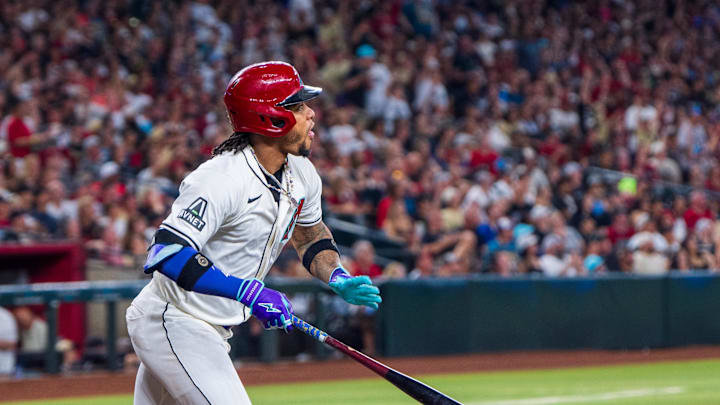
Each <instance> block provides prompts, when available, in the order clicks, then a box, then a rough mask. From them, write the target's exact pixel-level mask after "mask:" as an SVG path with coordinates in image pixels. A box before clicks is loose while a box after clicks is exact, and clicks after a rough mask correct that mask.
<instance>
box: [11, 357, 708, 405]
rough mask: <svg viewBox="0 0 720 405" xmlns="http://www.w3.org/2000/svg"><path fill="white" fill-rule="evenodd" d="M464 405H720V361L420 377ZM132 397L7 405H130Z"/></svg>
mask: <svg viewBox="0 0 720 405" xmlns="http://www.w3.org/2000/svg"><path fill="white" fill-rule="evenodd" d="M420 379H421V380H423V381H424V382H426V383H428V384H430V385H431V386H433V387H435V388H437V389H438V390H440V391H442V392H444V393H446V394H448V395H451V396H452V397H454V398H455V399H457V400H458V401H460V402H462V403H463V404H465V405H490V404H495V405H546V404H630V405H640V404H652V405H663V404H683V405H700V404H720V389H719V388H718V387H720V360H703V361H688V362H668V363H653V364H636V365H623V366H608V367H583V368H566V369H555V370H532V371H507V372H491V373H474V374H450V375H432V376H421V377H420ZM248 391H249V393H250V397H251V398H252V400H253V403H255V404H260V405H273V404H278V405H280V404H282V405H288V404H293V405H295V404H313V405H315V404H318V403H320V404H323V405H333V404H343V405H353V404H358V405H359V404H383V405H386V404H387V405H391V404H413V403H416V402H414V401H413V400H411V399H410V398H409V397H407V396H405V394H403V393H402V392H400V391H399V390H397V389H396V388H395V387H393V386H392V385H390V384H389V383H387V382H385V381H384V380H382V379H380V378H374V379H362V380H351V381H335V382H323V383H305V384H283V385H265V386H256V387H249V388H248ZM131 403H132V398H131V396H129V395H122V396H105V397H93V398H82V399H80V398H72V399H62V400H46V401H33V402H11V403H4V405H39V404H47V405H91V404H92V405H126V404H131Z"/></svg>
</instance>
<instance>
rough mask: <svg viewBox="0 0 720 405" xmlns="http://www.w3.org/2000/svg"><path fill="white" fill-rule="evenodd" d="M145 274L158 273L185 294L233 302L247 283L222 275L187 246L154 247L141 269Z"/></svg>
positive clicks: (201, 255)
mask: <svg viewBox="0 0 720 405" xmlns="http://www.w3.org/2000/svg"><path fill="white" fill-rule="evenodd" d="M143 269H144V271H145V273H152V272H153V271H156V270H157V271H159V272H160V273H162V274H164V275H165V276H167V277H169V278H171V279H172V280H174V281H175V282H176V283H177V285H179V286H180V287H181V288H183V289H185V290H188V291H195V292H199V293H201V294H210V295H215V296H219V297H226V298H230V299H233V300H235V299H236V298H237V294H238V291H240V288H241V287H242V286H243V285H244V284H245V283H246V282H248V281H247V280H243V279H241V278H237V277H233V276H228V275H225V273H223V272H222V271H220V270H219V269H218V268H216V267H215V265H213V263H212V262H211V261H210V259H208V258H207V257H205V256H204V255H203V254H202V253H200V252H198V251H197V250H195V249H193V248H192V247H189V246H185V247H183V246H181V245H178V244H171V245H162V244H159V243H157V244H155V245H153V246H152V247H151V248H150V252H149V254H148V258H147V261H146V262H145V265H144V266H143Z"/></svg>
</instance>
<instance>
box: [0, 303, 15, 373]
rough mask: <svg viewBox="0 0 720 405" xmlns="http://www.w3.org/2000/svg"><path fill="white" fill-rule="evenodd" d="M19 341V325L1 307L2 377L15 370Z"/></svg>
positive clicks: (10, 314)
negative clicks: (16, 350)
mask: <svg viewBox="0 0 720 405" xmlns="http://www.w3.org/2000/svg"><path fill="white" fill-rule="evenodd" d="M17 341H18V330H17V323H16V322H15V318H14V317H13V314H12V313H11V312H10V311H8V310H7V309H5V308H3V307H0V376H3V375H9V374H12V372H13V371H14V370H15V349H16V347H17Z"/></svg>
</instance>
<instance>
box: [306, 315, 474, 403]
mask: <svg viewBox="0 0 720 405" xmlns="http://www.w3.org/2000/svg"><path fill="white" fill-rule="evenodd" d="M292 321H293V325H295V327H296V328H298V329H300V330H301V331H303V332H305V333H306V334H307V335H309V336H311V337H313V338H315V339H316V340H318V341H319V342H322V343H325V344H326V345H328V346H330V347H332V348H334V349H335V350H338V351H340V352H342V353H344V354H346V355H347V356H349V357H351V358H352V359H353V360H355V361H357V362H358V363H360V364H362V365H363V366H365V367H367V368H369V369H370V370H372V371H373V372H375V374H377V375H379V376H380V377H382V378H384V379H386V380H388V381H389V382H390V383H391V384H393V385H394V386H396V387H398V388H400V389H401V390H402V391H403V392H405V393H406V394H408V395H410V396H411V397H413V398H415V399H416V400H417V401H418V402H420V403H422V404H427V405H462V404H461V403H460V402H458V401H456V400H454V399H452V398H450V397H449V396H447V395H445V394H443V393H441V392H440V391H438V390H436V389H434V388H432V387H429V386H427V385H425V384H423V383H421V382H420V381H418V380H416V379H414V378H412V377H410V376H407V375H405V374H403V373H401V372H399V371H397V370H394V369H392V368H391V367H388V366H386V365H385V364H383V363H381V362H379V361H377V360H375V359H373V358H372V357H370V356H368V355H366V354H364V353H362V352H359V351H357V350H355V349H353V348H352V347H350V346H348V345H346V344H345V343H343V342H341V341H339V340H337V339H335V338H334V337H332V336H330V335H328V334H327V333H326V332H323V331H322V330H320V329H318V328H316V327H314V326H312V325H310V324H309V323H307V322H305V321H303V320H302V319H300V318H298V317H297V316H295V315H293V318H292Z"/></svg>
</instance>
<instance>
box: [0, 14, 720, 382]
mask: <svg viewBox="0 0 720 405" xmlns="http://www.w3.org/2000/svg"><path fill="white" fill-rule="evenodd" d="M264 60H283V61H287V62H290V63H292V64H293V65H294V66H295V67H296V68H297V70H298V71H299V72H300V74H301V76H302V77H303V80H304V82H305V83H308V84H312V85H317V86H321V87H323V88H324V90H325V92H324V94H323V96H322V97H321V98H319V99H318V100H317V101H313V102H312V105H311V107H312V108H313V109H314V110H315V112H316V114H317V117H316V122H317V125H316V127H315V132H316V133H317V134H318V136H317V137H316V138H315V142H314V144H313V149H312V156H311V160H312V161H313V162H314V164H315V166H316V167H317V169H318V172H319V173H320V175H321V177H322V179H323V182H324V189H323V199H324V200H323V209H324V216H325V222H326V223H327V224H328V225H329V226H330V227H331V229H332V230H333V233H334V235H335V237H336V240H337V242H338V244H339V245H340V250H341V253H342V255H343V256H344V263H345V265H346V267H347V268H348V270H349V271H350V272H351V273H352V274H355V275H362V274H364V275H369V276H370V277H372V278H373V279H374V280H375V281H376V282H378V283H379V284H380V285H381V286H382V289H383V297H384V303H383V308H381V310H380V311H379V312H378V313H372V312H367V311H364V310H361V309H360V308H358V307H354V306H350V305H346V304H344V303H343V302H342V301H340V302H339V301H338V300H336V299H334V298H333V297H332V296H330V295H328V294H327V292H328V291H329V290H326V289H324V288H323V287H322V285H320V284H319V283H317V282H314V281H312V280H309V275H308V274H307V272H306V270H305V269H304V268H303V267H302V265H301V263H300V262H299V260H298V258H297V256H296V254H295V252H294V251H293V250H292V249H286V251H285V252H284V253H283V255H282V256H281V258H280V259H279V260H278V262H277V263H276V264H275V266H274V268H273V270H272V272H271V274H270V279H269V280H270V281H269V283H270V284H272V285H275V286H278V288H281V289H283V288H285V289H286V291H289V292H291V293H293V295H292V300H293V305H294V306H295V308H296V309H297V310H298V312H299V313H300V314H301V315H303V316H305V317H306V318H307V319H308V320H311V321H314V322H315V323H317V324H318V325H321V326H323V327H324V328H326V329H327V330H328V331H329V332H331V333H332V334H335V335H337V337H339V338H340V339H341V340H344V341H347V342H348V343H350V344H351V345H353V346H355V347H357V348H358V349H361V350H363V351H365V352H366V353H368V354H373V355H375V354H377V355H384V356H411V355H436V354H451V353H455V354H457V353H475V352H488V351H496V350H528V349H534V350H539V349H638V348H664V347H676V346H685V345H690V344H718V343H720V318H718V315H717V308H718V304H720V302H718V298H717V297H718V296H719V295H718V294H720V279H718V278H717V276H716V271H717V270H718V269H719V268H720V263H719V261H720V245H719V243H720V222H719V221H718V211H719V209H720V204H719V203H720V198H719V197H720V161H719V160H718V157H720V104H719V102H720V6H719V5H718V4H717V2H715V1H712V0H686V1H683V0H678V1H671V0H633V1H631V0H588V1H565V0H546V1H541V0H527V1H522V0H506V1H500V0H489V1H470V0H467V1H449V0H388V1H370V0H360V1H352V2H350V1H342V0H283V1H269V0H268V1H250V0H247V1H237V0H234V1H229V0H197V1H186V0H174V1H167V2H163V1H142V0H113V1H100V0H53V1H50V0H27V1H14V0H3V1H0V284H2V285H0V305H3V306H4V307H5V308H6V309H5V310H4V309H1V308H0V356H4V357H1V358H0V374H5V375H6V376H9V377H10V378H22V377H27V376H32V375H35V374H36V373H43V372H45V371H50V372H53V373H56V372H66V373H73V372H86V371H93V370H98V369H107V368H110V369H115V370H118V369H123V368H124V369H126V370H129V371H130V372H132V370H134V367H136V366H137V359H136V358H135V357H134V355H133V353H132V348H131V346H130V345H129V342H128V340H127V337H126V336H127V333H126V331H125V327H124V323H123V322H124V316H123V313H124V309H125V307H126V306H127V305H128V303H129V301H128V300H129V299H131V298H132V297H133V296H134V294H135V293H136V292H137V291H139V288H141V287H142V285H144V283H145V282H146V281H147V279H146V278H145V276H144V275H143V273H142V271H141V264H142V263H143V262H144V260H145V257H146V249H147V247H148V242H149V240H150V238H151V237H152V235H153V233H154V232H155V230H156V228H157V226H158V224H159V223H160V222H161V221H162V220H163V219H164V218H165V216H166V215H167V214H168V212H169V208H170V205H171V204H172V201H173V200H174V198H175V197H176V196H177V192H178V191H177V189H178V185H179V183H180V181H181V180H182V178H183V177H184V176H185V175H186V174H188V173H189V172H190V171H192V170H193V169H194V168H195V167H197V166H198V165H199V164H200V163H201V162H203V161H204V160H206V159H208V158H210V152H211V150H212V148H213V147H214V146H216V145H218V144H219V143H220V142H222V141H223V140H224V139H225V138H226V137H227V136H229V135H230V133H231V130H230V127H229V124H228V122H227V119H226V113H225V109H224V105H223V103H222V97H221V96H222V94H223V91H224V88H225V85H226V83H227V82H228V80H229V78H230V77H231V76H232V74H234V73H235V72H236V71H237V70H239V69H240V68H242V67H244V66H246V65H248V64H251V63H255V62H259V61H264ZM96 281H97V282H99V283H95V282H96ZM110 281H112V282H110ZM44 282H83V283H80V284H77V283H76V284H54V285H51V286H48V285H45V284H38V283H44ZM448 306H453V307H456V308H463V310H462V311H463V313H460V314H457V315H451V316H448V314H447V311H446V310H444V308H447V307H448ZM430 320H432V322H434V323H435V324H436V326H437V328H436V329H437V330H433V331H427V330H426V329H427V322H428V321H430ZM470 321H471V322H470ZM468 322H470V323H471V324H472V325H471V326H468V325H467V323H468ZM489 325H490V327H488V326H489ZM235 329H236V330H235V335H236V336H235V337H234V338H233V352H232V356H233V358H234V359H236V360H237V362H238V365H239V366H241V365H242V364H243V362H254V361H258V360H263V361H265V362H274V361H277V360H278V359H284V360H291V361H307V360H309V359H315V360H316V359H318V358H320V359H327V358H328V357H332V356H333V355H332V353H330V352H329V351H326V350H323V349H321V348H318V347H316V346H314V345H313V343H312V342H310V341H309V340H308V339H305V338H303V337H302V336H299V335H298V336H295V335H287V336H285V335H283V336H279V334H277V333H274V334H268V333H262V330H261V329H262V328H261V327H260V325H259V324H257V323H255V322H248V324H246V325H244V326H242V327H238V328H235ZM448 331H453V333H452V334H450V333H448ZM10 358H12V361H11V360H9V359H10ZM3 359H5V360H3ZM3 364H5V365H6V367H5V368H3Z"/></svg>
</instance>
